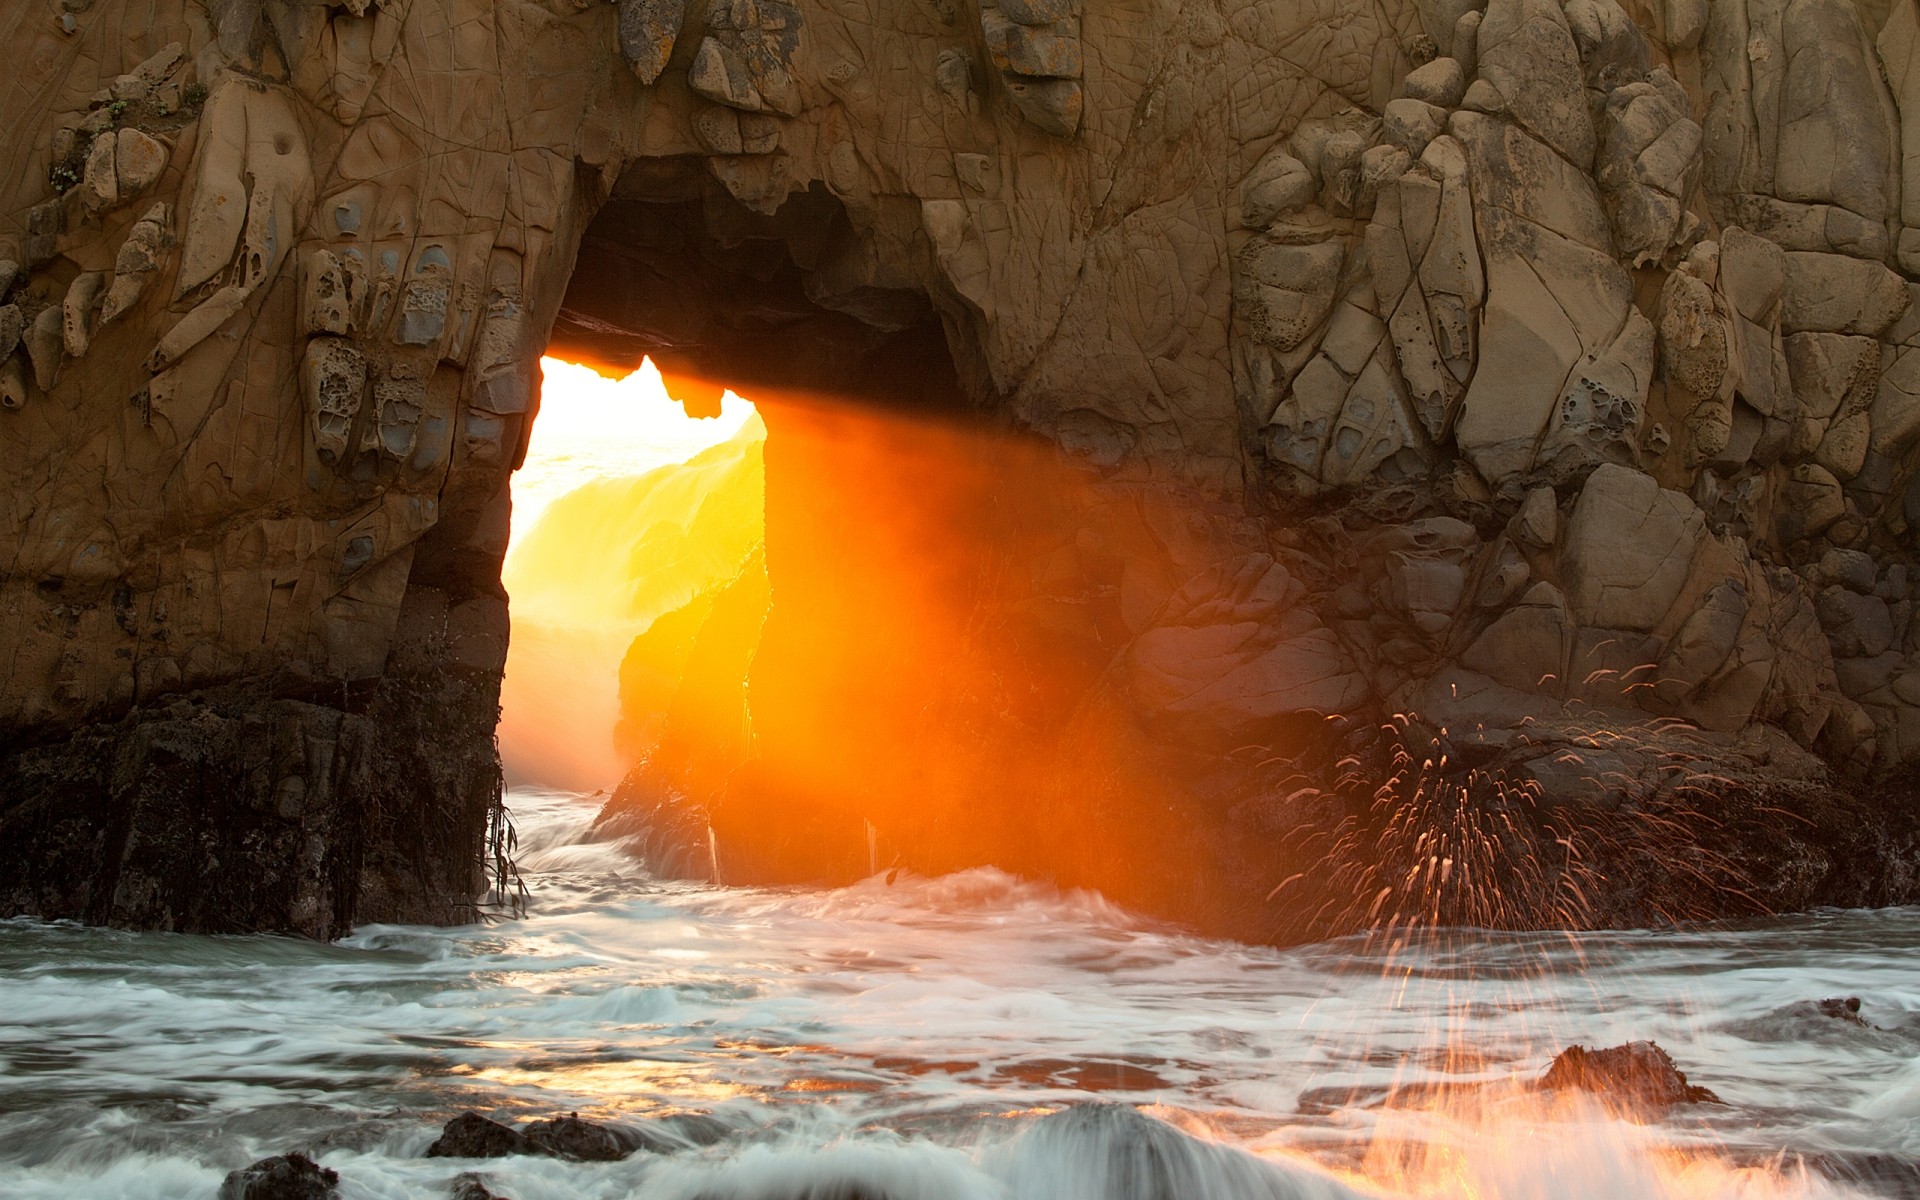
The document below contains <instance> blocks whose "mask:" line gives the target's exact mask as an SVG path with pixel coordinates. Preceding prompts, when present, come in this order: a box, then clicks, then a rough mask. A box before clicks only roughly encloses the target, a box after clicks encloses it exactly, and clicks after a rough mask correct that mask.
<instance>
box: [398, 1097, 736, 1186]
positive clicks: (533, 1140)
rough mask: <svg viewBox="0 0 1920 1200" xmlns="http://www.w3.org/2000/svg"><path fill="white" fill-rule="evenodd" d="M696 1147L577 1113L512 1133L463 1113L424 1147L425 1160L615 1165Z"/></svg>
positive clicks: (692, 1135)
mask: <svg viewBox="0 0 1920 1200" xmlns="http://www.w3.org/2000/svg"><path fill="white" fill-rule="evenodd" d="M708 1140H717V1139H708ZM698 1144H705V1143H704V1142H703V1141H702V1139H701V1138H700V1137H698V1136H697V1135H696V1132H685V1133H682V1132H680V1131H679V1130H677V1129H676V1130H674V1131H673V1132H668V1131H665V1130H663V1131H661V1132H659V1133H652V1132H643V1131H641V1130H638V1129H633V1128H628V1127H626V1126H621V1125H607V1124H602V1123H600V1122H597V1121H584V1120H581V1118H580V1116H579V1115H578V1114H577V1113H569V1114H567V1115H566V1116H564V1117H554V1118H551V1119H549V1120H545V1121H535V1122H533V1123H532V1124H530V1125H526V1126H523V1127H522V1128H519V1129H516V1128H514V1127H512V1126H510V1125H503V1124H501V1123H500V1122H498V1121H490V1120H488V1119H487V1118H485V1117H483V1116H481V1115H480V1114H479V1113H473V1112H468V1113H461V1114H460V1115H459V1116H457V1117H455V1118H454V1119H453V1120H451V1121H448V1122H447V1125H446V1128H445V1129H444V1130H442V1131H441V1134H440V1137H439V1140H437V1141H435V1142H434V1143H433V1145H431V1146H429V1147H427V1157H428V1158H506V1157H508V1156H510V1155H515V1154H532V1155H542V1156H550V1157H554V1158H566V1159H572V1160H573V1161H575V1162H618V1161H620V1160H621V1159H623V1158H628V1157H630V1156H631V1155H633V1153H634V1152H635V1151H638V1150H672V1149H681V1148H684V1147H686V1146H691V1145H698ZM462 1178H463V1179H464V1178H467V1177H466V1176H463V1177H462ZM456 1182H457V1181H456Z"/></svg>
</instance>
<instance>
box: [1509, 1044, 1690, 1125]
mask: <svg viewBox="0 0 1920 1200" xmlns="http://www.w3.org/2000/svg"><path fill="white" fill-rule="evenodd" d="M1535 1086H1536V1087H1537V1088H1539V1089H1540V1090H1542V1091H1550V1092H1561V1091H1579V1092H1587V1093H1590V1094H1592V1095H1595V1096H1599V1097H1601V1098H1602V1099H1603V1100H1604V1101H1605V1102H1606V1103H1607V1104H1608V1105H1610V1106H1612V1107H1615V1108H1618V1109H1621V1110H1623V1111H1626V1112H1630V1113H1645V1114H1650V1115H1658V1114H1660V1113H1663V1112H1665V1111H1666V1110H1667V1109H1670V1108H1673V1107H1674V1106H1676V1105H1681V1104H1719V1103H1720V1102H1721V1101H1720V1097H1718V1096H1716V1095H1714V1094H1713V1092H1712V1091H1710V1090H1709V1089H1707V1088H1704V1087H1700V1086H1698V1085H1697V1084H1690V1083H1688V1082H1687V1077H1686V1074H1685V1073H1684V1072H1682V1071H1681V1070H1680V1069H1679V1068H1678V1067H1676V1066H1674V1064H1673V1059H1672V1058H1671V1057H1669V1056H1668V1054H1667V1052H1666V1051H1665V1050H1662V1049H1661V1048H1660V1047H1659V1046H1656V1045H1655V1044H1654V1043H1652V1042H1628V1043H1626V1044H1625V1045H1622V1046H1609V1047H1607V1048H1606V1049H1604V1050H1589V1049H1587V1048H1586V1047H1585V1046H1570V1047H1568V1048H1567V1049H1565V1050H1562V1051H1561V1052H1560V1053H1559V1055H1557V1056H1556V1057H1555V1058H1554V1060H1553V1062H1552V1063H1551V1064H1550V1065H1549V1066H1548V1067H1547V1070H1546V1073H1545V1074H1543V1075H1541V1076H1540V1079H1539V1081H1538V1082H1537V1083H1536V1084H1535Z"/></svg>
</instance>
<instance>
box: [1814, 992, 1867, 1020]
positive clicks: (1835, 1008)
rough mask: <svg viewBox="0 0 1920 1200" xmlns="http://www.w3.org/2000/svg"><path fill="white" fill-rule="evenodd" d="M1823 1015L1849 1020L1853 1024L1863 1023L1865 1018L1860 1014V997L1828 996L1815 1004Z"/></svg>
mask: <svg viewBox="0 0 1920 1200" xmlns="http://www.w3.org/2000/svg"><path fill="white" fill-rule="evenodd" d="M1814 1007H1816V1008H1818V1009H1819V1010H1820V1015H1821V1016H1823V1017H1832V1018H1833V1019H1834V1020H1836V1021H1850V1022H1852V1023H1853V1024H1855V1025H1865V1024H1866V1023H1867V1021H1866V1018H1865V1017H1862V1016H1861V1015H1860V997H1858V996H1845V997H1842V996H1828V997H1827V998H1826V999H1825V1000H1821V1001H1819V1002H1818V1003H1817V1004H1815V1006H1814Z"/></svg>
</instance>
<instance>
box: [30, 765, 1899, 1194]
mask: <svg viewBox="0 0 1920 1200" xmlns="http://www.w3.org/2000/svg"><path fill="white" fill-rule="evenodd" d="M514 803H515V806H516V809H517V810H518V811H519V814H520V820H521V825H522V844H523V845H524V846H525V847H527V853H526V855H525V859H524V862H523V866H524V868H525V870H526V872H527V876H528V880H529V882H530V884H531V886H532V888H533V903H532V908H531V911H530V912H529V914H528V915H527V916H526V918H525V919H523V920H518V921H507V922H499V923H495V924H492V925H488V926H471V927H466V928H461V929H444V930H443V929H425V928H412V927H392V926H375V927H368V928H365V929H362V930H360V931H359V932H357V933H356V934H355V935H354V936H353V937H352V938H349V939H347V940H346V941H344V942H342V943H339V944H337V945H333V946H321V945H314V944H310V943H305V942H299V941H293V940H289V939H281V938H203V937H181V936H164V935H136V934H127V933H121V932H114V931H101V930H91V929H82V928H79V927H77V926H73V925H65V924H48V923H40V922H32V921H10V922H0V1197H8V1198H13V1197H20V1198H22V1200H25V1198H28V1197H33V1198H38V1197H48V1198H52V1197H59V1198H60V1200H74V1198H88V1197H101V1198H106V1197H113V1198H116V1200H118V1198H123V1197H124V1198H130V1197H143V1196H153V1197H180V1198H182V1200H185V1198H188V1197H192V1198H195V1200H210V1198H211V1197H212V1195H213V1192H214V1191H215V1189H216V1188H217V1186H218V1183H219V1180H220V1179H221V1178H222V1176H223V1175H224V1174H225V1172H226V1171H228V1170H231V1169H233V1168H235V1167H238V1166H242V1165H245V1164H246V1163H247V1162H249V1161H252V1160H253V1159H255V1158H258V1157H263V1156H266V1155H269V1154H275V1153H282V1152H285V1151H287V1150H292V1149H306V1150H309V1151H311V1152H313V1153H315V1154H316V1155H317V1157H319V1158H320V1160H321V1161H322V1162H323V1163H325V1164H326V1165H328V1166H330V1167H332V1168H333V1169H335V1170H338V1171H339V1172H340V1173H341V1176H342V1179H343V1186H344V1188H345V1194H346V1196H347V1197H348V1198H349V1200H355V1198H362V1197H393V1198H396V1200H397V1198H399V1197H433V1198H435V1200H438V1198H440V1197H444V1195H445V1194H446V1186H447V1183H448V1181H449V1180H450V1179H451V1178H452V1177H453V1176H454V1175H455V1174H457V1173H458V1172H459V1171H460V1170H467V1169H480V1170H483V1171H485V1172H486V1173H487V1174H488V1176H489V1178H490V1179H492V1180H493V1186H494V1190H495V1191H497V1192H501V1193H503V1194H505V1195H510V1196H513V1197H515V1200H544V1198H547V1197H552V1198H555V1200H558V1198H560V1197H609V1198H611V1197H625V1196H632V1195H645V1196H648V1197H656V1196H657V1197H661V1198H662V1200H671V1198H673V1197H687V1198H692V1197H710V1198H713V1200H727V1198H735V1200H799V1198H800V1197H803V1196H806V1197H811V1198H812V1200H846V1198H848V1197H853V1196H859V1197H862V1198H863V1200H875V1198H877V1197H888V1198H890V1200H909V1198H912V1200H946V1198H949V1197H951V1198H954V1200H961V1198H965V1200H972V1198H974V1197H982V1198H986V1197H991V1198H994V1200H1028V1198H1032V1200H1161V1198H1162V1197H1164V1198H1165V1200H1174V1198H1175V1197H1180V1198H1182V1200H1190V1198H1193V1197H1199V1196H1205V1197H1207V1198H1208V1200H1212V1198H1213V1197H1223V1198H1229V1200H1231V1198H1235V1197H1243V1196H1244V1197H1288V1198H1290V1200H1292V1198H1297V1200H1321V1198H1328V1200H1330V1198H1334V1197H1345V1196H1352V1195H1401V1194H1408V1193H1414V1194H1420V1195H1436V1196H1461V1197H1466V1196H1473V1197H1475V1198H1476V1200H1493V1198H1496V1197H1497V1198H1500V1200H1522V1198H1526V1200H1531V1198H1533V1197H1541V1198H1543V1200H1544V1198H1545V1197H1548V1196H1552V1197H1556V1198H1559V1197H1571V1198H1575V1200H1578V1198H1582V1197H1593V1198H1595V1200H1599V1198H1601V1197H1606V1198H1607V1200H1613V1198H1614V1197H1619V1196H1625V1195H1635V1196H1654V1197H1664V1196H1675V1197H1678V1196H1688V1197H1721V1196H1725V1197H1735V1196H1743V1197H1748V1196H1750V1197H1758V1196H1769V1197H1771V1196H1781V1195H1805V1196H1827V1195H1844V1194H1851V1193H1849V1192H1848V1191H1847V1187H1846V1186H1845V1185H1843V1184H1841V1183H1837V1182H1832V1181H1830V1180H1828V1179H1826V1178H1825V1177H1824V1176H1823V1175H1822V1173H1821V1172H1820V1171H1816V1172H1813V1173H1805V1172H1801V1171H1800V1170H1798V1168H1796V1167H1795V1166H1793V1162H1794V1158H1793V1156H1794V1155H1797V1154H1806V1155H1811V1156H1815V1161H1816V1162H1817V1163H1821V1164H1825V1166H1823V1167H1822V1170H1824V1171H1826V1173H1828V1174H1831V1173H1832V1166H1833V1164H1836V1163H1838V1164H1841V1165H1843V1166H1844V1165H1845V1164H1846V1163H1849V1162H1853V1161H1855V1160H1859V1161H1869V1160H1867V1159H1865V1158H1862V1157H1861V1156H1870V1155H1878V1156H1881V1157H1880V1158H1878V1159H1872V1160H1871V1162H1873V1163H1877V1164H1879V1165H1880V1166H1881V1167H1884V1166H1885V1165H1886V1164H1887V1163H1888V1162H1891V1163H1893V1164H1894V1166H1895V1168H1898V1167H1899V1164H1900V1163H1902V1162H1911V1161H1913V1160H1915V1159H1920V1099H1916V1097H1920V1075H1916V1074H1915V1068H1914V1066H1913V1065H1912V1063H1913V1060H1914V1056H1915V1053H1916V1051H1920V1014H1915V1013H1914V1012H1912V1010H1915V1009H1920V961H1916V956H1914V955H1913V954H1912V953H1911V947H1912V946H1914V945H1915V944H1916V943H1920V911H1914V910H1905V911H1893V912H1882V913H1825V914H1816V915H1813V916H1808V917H1797V918H1791V919H1783V920H1779V921H1775V922H1770V923H1765V924H1756V925H1753V926H1751V927H1744V928H1740V929H1723V928H1716V929H1693V930H1679V931H1666V932H1651V933H1649V932H1641V933H1620V934H1603V935H1582V936H1580V937H1578V938H1569V937H1567V936H1564V935H1519V936H1509V935H1490V934H1457V935H1452V936H1448V937H1436V938H1433V939H1429V940H1427V941H1424V942H1422V943H1419V944H1416V945H1411V946H1403V947H1400V948H1398V949H1397V950H1389V949H1388V948H1385V947H1382V946H1380V945H1378V944H1373V943H1368V942H1366V941H1364V940H1362V939H1349V940H1347V941H1343V942H1337V943H1330V944H1326V945H1321V946H1312V947H1303V948H1299V949H1294V950H1275V949H1267V948H1260V947H1249V946H1243V945H1238V944H1233V943H1223V942H1214V941H1208V940H1204V939H1200V938H1195V937H1192V936H1189V935H1187V934H1185V933H1182V932H1181V931H1179V930H1176V929H1171V928H1167V927H1164V926H1160V925H1157V924H1154V923H1151V922H1146V921H1141V920H1137V919H1135V918H1133V917H1131V916H1130V915H1129V914H1127V913H1125V912H1123V911H1120V910H1118V909H1116V908H1114V907H1113V906H1112V905H1110V904H1108V903H1107V902H1106V901H1104V900H1103V899H1101V898H1100V897H1098V896H1094V895H1089V894H1085V893H1066V894H1063V893H1060V892H1058V891H1056V890H1055V889H1052V888H1049V887H1046V886H1043V885H1039V884H1034V883H1029V882H1024V881H1021V880H1017V879H1013V878H1011V877H1009V876H1007V875H1005V874H1003V873H1001V872H997V871H991V870H979V871H969V872H964V873H962V874H959V875H954V876H948V877H945V878H941V879H919V878H914V877H910V876H895V877H893V878H891V879H889V878H886V877H876V878H874V879H870V880H867V881H865V882H863V883H861V884H859V885H857V886H855V887H851V888H845V889H841V890H838V891H831V892H817V891H813V892H810V891H793V890H788V891H777V890H757V889H716V888H711V887H706V886H702V885H693V884H686V883H666V882H658V881H654V880H652V879H650V878H649V877H648V876H647V875H646V874H645V872H644V871H643V870H642V869H641V867H640V866H639V864H637V863H636V862H635V861H634V859H633V858H632V857H631V856H630V855H629V854H628V853H627V852H626V850H625V849H624V848H623V847H622V846H621V845H618V844H615V843H611V842H596V841H592V840H591V819H592V813H593V810H592V807H591V804H590V803H589V802H586V801H583V800H581V799H579V798H574V797H568V796H558V795H547V794H537V793H536V794H522V795H517V796H516V797H514ZM1831 995H1858V996H1861V997H1863V998H1864V1000H1865V1002H1866V1004H1865V1008H1864V1009H1863V1013H1862V1015H1863V1016H1864V1017H1865V1018H1867V1020H1868V1021H1869V1022H1870V1023H1871V1024H1873V1025H1875V1026H1878V1027H1879V1028H1877V1029H1860V1028H1859V1027H1856V1026H1849V1025H1845V1024H1842V1023H1840V1022H1835V1021H1832V1020H1831V1019H1830V1018H1823V1017H1819V1016H1818V1015H1817V1013H1812V1012H1811V1011H1810V1008H1809V1006H1808V1005H1807V1003H1806V1002H1808V1001H1810V1000H1815V999H1818V998H1821V997H1824V996H1831ZM1639 1038H1652V1039H1654V1040H1656V1041H1658V1042H1659V1043H1660V1044H1661V1045H1663V1046H1664V1047H1665V1048H1666V1049H1667V1050H1668V1051H1670V1052H1671V1053H1672V1055H1673V1057H1674V1058H1675V1060H1676V1061H1677V1062H1678V1063H1679V1065H1680V1066H1681V1067H1682V1068H1683V1069H1684V1070H1686V1071H1687V1073H1688V1074H1689V1076H1690V1078H1691V1079H1692V1080H1693V1081H1694V1082H1696V1083H1702V1084H1705V1085H1707V1086H1709V1087H1711V1088H1713V1089H1714V1090H1715V1091H1717V1092H1718V1093H1719V1094H1720V1095H1721V1096H1722V1097H1723V1098H1725V1099H1726V1100H1728V1101H1730V1102H1732V1104H1733V1107H1731V1108H1724V1109H1719V1108H1702V1109H1698V1110H1694V1111H1691V1112H1687V1113H1683V1114H1677V1115H1676V1116H1675V1117H1674V1118H1672V1119H1670V1120H1668V1121H1666V1122H1664V1123H1658V1124H1653V1125H1637V1124H1634V1123H1632V1122H1626V1121H1621V1120H1617V1119H1613V1118H1609V1117H1607V1116H1605V1115H1604V1114H1599V1113H1591V1114H1584V1115H1583V1114H1582V1113H1580V1112H1569V1111H1565V1110H1562V1111H1555V1112H1539V1111H1534V1110H1532V1109H1529V1108H1527V1107H1526V1105H1524V1104H1522V1103H1520V1102H1519V1101H1515V1102H1512V1103H1509V1104H1504V1106H1503V1105H1502V1104H1490V1105H1482V1106H1479V1107H1477V1108H1475V1109H1474V1111H1472V1112H1470V1113H1461V1112H1456V1111H1451V1110H1449V1111H1444V1112H1439V1113H1434V1112H1424V1113H1423V1112H1411V1113H1410V1112H1403V1111H1394V1110H1382V1109H1380V1108H1378V1107H1377V1106H1371V1105H1370V1101H1371V1099H1372V1098H1373V1097H1377V1096H1378V1094H1379V1092H1380V1091H1381V1090H1382V1089H1384V1088H1386V1087H1388V1086H1391V1085H1395V1084H1407V1083H1431V1082H1438V1081H1451V1082H1489V1081H1505V1080H1511V1079H1513V1078H1515V1077H1531V1076H1534V1075H1537V1074H1538V1073H1539V1072H1540V1071H1541V1070H1542V1069H1543V1068H1544V1066H1545V1065H1546V1063H1547V1062H1548V1061H1549V1060H1550V1059H1551V1057H1552V1055H1553V1054H1554V1053H1555V1052H1557V1051H1558V1050H1559V1049H1561V1048H1562V1047H1564V1046H1566V1045H1568V1044H1571V1043H1574V1042H1581V1043H1585V1044H1587V1045H1609V1044H1614V1043H1617V1042H1622V1041H1627V1040H1633V1039H1639ZM1303 1097H1304V1099H1305V1101H1306V1102H1305V1103H1303ZM1092 1102H1098V1103H1101V1104H1108V1105H1113V1106H1116V1107H1104V1108H1090V1107H1080V1108H1077V1109H1076V1108H1074V1107H1073V1106H1076V1105H1078V1106H1085V1105H1088V1104H1089V1103H1092ZM469 1107H472V1108H479V1109H482V1110H485V1111H488V1112H491V1113H494V1114H495V1115H497V1116H500V1117H502V1118H503V1119H511V1118H514V1117H533V1116H547V1115H552V1114H554V1113H556V1112H569V1111H579V1112H580V1113H581V1114H582V1115H585V1116H590V1117H596V1118H600V1119H613V1120H626V1121H631V1122H646V1121H658V1120H663V1119H669V1118H673V1117H674V1116H675V1115H676V1114H685V1113H702V1114H712V1115H713V1116H714V1117H716V1118H717V1119H718V1121H719V1122H720V1125H721V1127H722V1128H723V1130H725V1131H729V1132H727V1136H725V1137H724V1138H722V1139H721V1140H720V1142H719V1144H717V1145H713V1146H709V1147H706V1148H704V1149H701V1148H692V1147H690V1148H689V1149H686V1150H684V1151H682V1152H678V1153H670V1154H642V1155H639V1156H636V1157H635V1158H634V1159H630V1160H628V1161H627V1162H624V1163H619V1164H569V1163H561V1162H557V1161H553V1160H544V1159H512V1160H502V1161H497V1162H490V1163H482V1164H473V1163H465V1164H462V1163H450V1162H448V1161H447V1160H442V1159H425V1158H423V1157H421V1155H422V1153H423V1151H424V1149H425V1147H426V1145H427V1144H428V1143H429V1142H430V1141H431V1140H432V1139H433V1137H434V1136H435V1134H436V1132H437V1129H438V1126H439V1125H440V1123H441V1122H443V1121H444V1120H445V1119H446V1118H447V1117H448V1116H450V1115H451V1114H453V1113H454V1112H457V1111H459V1110H461V1109H463V1108H469ZM1060 1109H1066V1110H1068V1112H1067V1115H1066V1116H1064V1117H1063V1116H1054V1117H1051V1118H1047V1117H1045V1114H1046V1113H1048V1112H1051V1111H1055V1110H1060ZM1140 1111H1144V1112H1146V1113H1148V1114H1151V1115H1150V1116H1149V1117H1142V1116H1140V1115H1139V1112H1140ZM1076 1114H1078V1115H1076ZM1175 1127H1178V1130H1183V1131H1184V1132H1177V1131H1176V1128H1175ZM1783 1153H1784V1154H1785V1155H1786V1157H1785V1158H1780V1159H1779V1161H1778V1162H1773V1160H1775V1159H1776V1158H1778V1156H1780V1155H1782V1154H1783ZM1770 1162H1772V1165H1769V1164H1770ZM1879 1186H1880V1188H1881V1191H1882V1192H1883V1193H1885V1192H1886V1190H1887V1189H1888V1188H1896V1189H1897V1188H1898V1187H1899V1186H1900V1185H1899V1184H1897V1183H1893V1184H1887V1183H1882V1184H1881V1185H1879ZM1195 1189H1198V1190H1195ZM1895 1194H1897V1192H1896V1193H1895Z"/></svg>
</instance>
